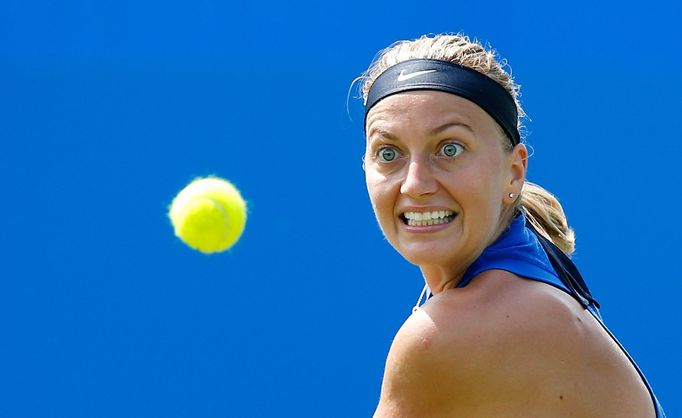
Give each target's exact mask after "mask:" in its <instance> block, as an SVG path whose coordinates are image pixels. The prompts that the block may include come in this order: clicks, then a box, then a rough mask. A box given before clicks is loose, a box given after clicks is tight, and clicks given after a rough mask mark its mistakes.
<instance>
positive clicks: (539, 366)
mask: <svg viewBox="0 0 682 418" xmlns="http://www.w3.org/2000/svg"><path fill="white" fill-rule="evenodd" d="M362 80H363V83H362V94H363V98H364V101H365V109H366V113H365V133H366V153H365V156H364V167H365V172H366V181H367V189H368V191H369V195H370V199H371V202H372V206H373V208H374V211H375V213H376V217H377V220H378V221H379V225H380V227H381V229H382V231H383V233H384V235H385V236H386V238H387V239H388V241H389V242H390V243H391V245H392V246H393V247H394V248H395V249H396V250H397V251H398V252H399V253H400V254H401V255H402V256H403V257H405V258H406V259H407V260H408V261H410V262H411V263H413V264H415V265H418V266H419V267H420V269H421V272H422V274H423V276H424V279H425V281H426V284H427V287H426V288H425V291H426V290H429V291H430V292H431V293H432V294H433V297H431V298H429V299H428V301H427V303H425V304H424V305H423V306H421V307H415V310H414V312H413V314H412V315H411V316H410V317H409V318H408V319H407V321H406V322H405V323H404V324H403V326H402V327H401V329H400V331H399V332H398V334H397V335H396V337H395V340H394V342H393V344H392V346H391V350H390V352H389V355H388V359H387V362H386V370H385V374H384V380H383V384H382V389H381V398H380V401H379V405H378V407H377V410H376V413H375V417H377V418H386V417H466V418H468V417H523V418H527V417H542V418H548V417H595V418H596V417H599V418H605V417H614V418H615V417H618V418H627V417H632V418H635V417H637V418H643V417H659V418H660V417H664V414H663V411H662V410H661V408H660V406H659V405H658V402H657V401H656V398H655V396H654V395H653V392H652V391H651V389H650V388H649V385H648V383H647V382H646V380H645V379H644V376H643V375H642V374H641V372H640V371H639V369H638V368H637V366H636V365H635V364H634V362H632V360H631V359H630V358H629V356H628V355H627V354H626V353H625V351H624V350H623V349H622V347H621V346H620V345H619V343H617V342H616V341H615V339H614V338H613V337H612V336H611V335H610V333H609V332H608V330H606V328H605V327H604V326H603V325H602V323H601V318H600V316H599V313H598V310H597V307H598V305H597V303H596V301H595V300H594V299H593V298H592V296H591V295H590V293H589V291H588V289H587V286H586V285H585V283H584V281H583V280H582V278H581V277H580V274H579V273H578V271H577V270H576V269H575V266H574V265H573V263H572V262H571V261H570V259H569V258H568V256H570V254H571V253H572V252H573V248H574V237H573V232H572V230H571V229H570V228H569V227H568V225H567V222H566V218H565V216H564V213H563V210H562V208H561V205H560V204H559V202H558V201H557V200H556V199H555V198H554V197H553V196H552V195H551V194H550V193H548V192H547V191H545V190H544V189H542V188H541V187H539V186H537V185H533V184H531V183H529V182H527V181H526V180H525V176H526V169H527V160H528V152H527V149H526V147H525V145H524V144H523V143H522V142H521V137H520V135H519V129H518V126H519V118H520V117H522V116H523V111H522V109H521V107H520V106H519V103H518V100H517V92H518V87H517V86H516V85H515V84H514V82H513V80H512V79H511V77H510V76H509V75H508V74H507V73H506V72H505V71H504V69H503V67H502V65H501V64H500V63H499V62H497V61H496V60H495V55H494V52H492V51H488V50H486V49H485V48H483V47H482V46H481V45H480V44H478V43H476V42H471V41H470V40H469V39H468V38H467V37H465V36H460V35H454V36H453V35H441V36H435V37H422V38H419V39H417V40H414V41H405V42H399V43H397V44H395V45H393V46H391V47H389V48H388V49H386V50H384V51H383V52H382V53H381V54H380V55H379V56H378V58H377V59H376V60H375V61H374V63H373V64H372V65H371V67H370V68H369V69H368V70H367V72H366V73H365V74H364V76H363V77H362ZM421 299H422V298H421V297H420V301H418V302H417V305H419V303H420V302H421Z"/></svg>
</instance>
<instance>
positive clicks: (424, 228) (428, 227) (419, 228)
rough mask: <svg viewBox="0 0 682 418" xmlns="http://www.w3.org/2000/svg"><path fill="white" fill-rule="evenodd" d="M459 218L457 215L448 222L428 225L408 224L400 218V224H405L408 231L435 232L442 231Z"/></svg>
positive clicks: (404, 226)
mask: <svg viewBox="0 0 682 418" xmlns="http://www.w3.org/2000/svg"><path fill="white" fill-rule="evenodd" d="M456 219H457V216H455V217H454V218H452V220H451V221H450V222H448V223H446V224H438V225H426V226H415V225H407V224H406V223H405V222H403V220H402V219H401V220H400V224H401V225H402V226H403V228H404V229H405V230H406V231H408V232H415V233H424V234H426V233H433V232H438V231H442V230H444V229H447V227H449V226H450V225H452V223H453V222H455V220H456Z"/></svg>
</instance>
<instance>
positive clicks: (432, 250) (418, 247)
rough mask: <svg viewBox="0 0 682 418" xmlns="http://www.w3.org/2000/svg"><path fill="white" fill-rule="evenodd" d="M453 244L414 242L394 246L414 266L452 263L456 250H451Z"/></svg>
mask: <svg viewBox="0 0 682 418" xmlns="http://www.w3.org/2000/svg"><path fill="white" fill-rule="evenodd" d="M453 247H454V246H453V245H448V244H445V243H440V244H435V245H434V244H431V245H425V244H415V243H411V244H410V245H406V246H401V247H396V250H398V253H400V255H402V256H403V258H404V259H405V260H407V261H409V262H410V263H412V264H414V265H416V266H426V265H443V266H445V265H449V264H452V263H453V259H454V258H455V257H454V255H455V254H456V253H457V251H456V250H455V251H453V250H452V248H453Z"/></svg>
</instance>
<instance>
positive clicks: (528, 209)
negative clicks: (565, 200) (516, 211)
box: [520, 181, 575, 256]
mask: <svg viewBox="0 0 682 418" xmlns="http://www.w3.org/2000/svg"><path fill="white" fill-rule="evenodd" d="M520 208H521V211H523V213H524V215H526V219H528V221H529V222H530V223H531V224H532V225H533V227H534V228H535V230H537V231H538V232H539V233H540V234H542V235H543V236H544V237H545V238H547V239H548V240H550V241H552V242H553V243H554V245H556V246H557V247H559V248H560V249H561V251H563V252H564V253H565V254H566V255H568V256H570V255H571V254H573V251H575V234H574V232H573V229H572V228H570V227H569V226H568V222H567V221H566V215H565V214H564V209H563V208H562V207H561V204H560V203H559V200H557V198H556V197H555V196H554V195H553V194H551V193H550V192H548V191H547V190H545V189H543V188H542V187H540V186H538V185H537V184H534V183H531V182H529V181H526V182H525V183H524V185H523V190H522V192H521V205H520Z"/></svg>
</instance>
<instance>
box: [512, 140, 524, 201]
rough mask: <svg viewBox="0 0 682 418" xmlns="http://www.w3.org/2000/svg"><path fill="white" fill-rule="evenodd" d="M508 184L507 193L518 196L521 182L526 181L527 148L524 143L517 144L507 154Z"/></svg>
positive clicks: (521, 185)
mask: <svg viewBox="0 0 682 418" xmlns="http://www.w3.org/2000/svg"><path fill="white" fill-rule="evenodd" d="M508 163H509V164H508V167H509V184H508V185H507V188H508V190H507V193H514V196H518V195H519V194H520V193H521V188H522V187H523V183H524V182H525V181H526V171H527V169H528V149H527V148H526V146H525V145H524V144H517V145H516V146H515V147H514V149H513V150H512V152H511V153H510V155H509V159H508Z"/></svg>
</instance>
